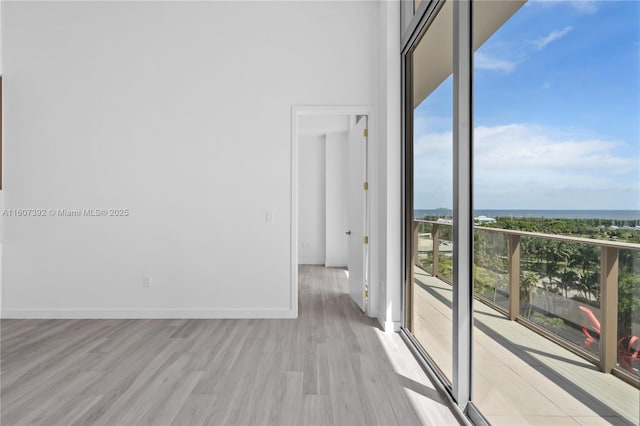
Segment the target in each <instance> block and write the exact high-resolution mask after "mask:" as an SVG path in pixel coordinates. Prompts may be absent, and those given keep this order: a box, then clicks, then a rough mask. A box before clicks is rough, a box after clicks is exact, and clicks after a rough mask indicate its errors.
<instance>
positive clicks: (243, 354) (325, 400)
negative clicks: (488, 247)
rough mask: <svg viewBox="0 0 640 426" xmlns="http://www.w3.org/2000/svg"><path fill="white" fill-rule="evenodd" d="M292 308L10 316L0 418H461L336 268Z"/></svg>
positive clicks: (324, 271)
mask: <svg viewBox="0 0 640 426" xmlns="http://www.w3.org/2000/svg"><path fill="white" fill-rule="evenodd" d="M299 295H300V309H299V312H300V315H299V318H298V319H295V320H3V321H2V327H1V333H2V335H1V343H2V352H1V354H2V357H1V372H2V375H1V380H2V383H1V395H0V396H1V400H0V410H1V417H0V420H1V422H0V423H1V424H2V425H13V424H42V425H91V424H100V425H133V424H146V425H169V424H175V425H203V424H217V425H250V424H258V425H267V424H270V425H325V424H326V425H329V424H339V425H364V424H367V425H369V424H375V425H414V424H436V425H444V424H458V423H457V421H456V418H455V417H454V416H453V414H452V413H451V411H450V410H449V408H448V407H447V406H446V404H445V402H444V398H443V397H442V396H441V395H440V394H439V393H438V392H437V391H436V390H435V389H434V387H433V386H432V384H431V383H430V382H429V380H428V379H427V378H426V376H425V375H424V373H423V372H422V370H421V369H420V368H419V366H418V365H417V363H416V361H415V360H414V358H413V357H412V356H411V354H410V353H409V351H408V349H407V347H406V346H405V345H404V343H403V342H402V341H401V340H400V338H399V336H398V335H397V334H388V333H383V332H382V331H380V330H379V328H378V327H377V325H376V323H375V322H374V321H373V320H371V319H369V318H367V317H366V316H365V315H363V314H362V313H361V312H360V311H359V310H358V308H357V307H356V305H355V304H354V303H353V302H352V300H351V299H350V297H349V295H348V294H347V289H346V276H345V273H344V271H342V270H340V269H330V268H322V267H311V266H302V267H300V285H299Z"/></svg>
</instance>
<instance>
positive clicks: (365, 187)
mask: <svg viewBox="0 0 640 426" xmlns="http://www.w3.org/2000/svg"><path fill="white" fill-rule="evenodd" d="M362 186H363V188H364V190H365V191H368V190H369V182H365V183H364V185H362Z"/></svg>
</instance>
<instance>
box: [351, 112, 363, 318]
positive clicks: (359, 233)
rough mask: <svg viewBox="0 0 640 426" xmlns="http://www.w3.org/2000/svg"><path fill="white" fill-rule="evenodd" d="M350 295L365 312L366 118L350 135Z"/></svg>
mask: <svg viewBox="0 0 640 426" xmlns="http://www.w3.org/2000/svg"><path fill="white" fill-rule="evenodd" d="M348 146H349V148H348V151H349V152H348V159H349V163H348V165H347V167H348V168H349V173H348V176H349V179H348V186H349V190H348V191H349V201H348V209H349V213H348V217H349V229H348V230H347V234H348V235H349V293H351V297H352V298H353V300H354V301H355V302H356V304H357V305H358V306H359V307H360V309H361V310H362V311H363V312H364V311H365V306H366V292H367V267H366V259H367V244H365V236H366V235H367V208H366V207H367V191H366V190H365V188H364V183H365V182H366V181H367V117H366V116H362V117H361V118H360V120H359V121H358V122H357V123H356V125H355V126H354V127H353V128H352V129H351V130H350V131H349V144H348Z"/></svg>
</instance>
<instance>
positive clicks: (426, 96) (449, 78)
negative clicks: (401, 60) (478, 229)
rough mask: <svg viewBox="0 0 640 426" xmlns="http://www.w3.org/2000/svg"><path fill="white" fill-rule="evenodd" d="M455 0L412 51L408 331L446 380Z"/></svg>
mask: <svg viewBox="0 0 640 426" xmlns="http://www.w3.org/2000/svg"><path fill="white" fill-rule="evenodd" d="M452 4H453V2H452V1H448V2H445V3H443V5H442V6H441V7H440V8H439V10H438V11H437V15H436V16H435V18H434V19H433V20H432V21H431V22H430V24H429V28H428V29H427V31H426V32H425V33H424V35H423V36H422V37H421V38H420V40H418V41H417V43H416V44H415V48H414V49H412V50H411V52H409V54H408V55H409V60H410V64H411V70H410V71H411V72H410V75H411V87H412V89H411V102H410V104H409V105H408V107H409V108H408V110H407V114H410V115H411V117H410V119H411V122H412V128H411V129H410V130H411V132H412V133H413V143H412V146H411V147H410V148H411V151H412V152H413V158H412V164H411V166H412V167H411V168H412V171H413V172H412V175H410V176H407V179H409V180H410V181H411V182H410V184H411V186H412V187H413V191H412V194H411V195H412V197H408V199H409V200H411V201H412V202H413V206H412V208H409V212H410V213H411V214H410V215H409V217H408V228H409V231H410V233H411V235H410V238H411V240H412V247H411V250H412V251H413V259H412V262H411V264H410V265H409V266H408V267H409V273H410V274H411V275H412V276H413V279H412V280H410V282H409V284H408V285H409V289H408V290H409V292H410V293H411V295H412V299H411V303H410V307H411V326H410V331H411V333H412V334H413V336H414V337H415V339H416V340H417V341H418V343H419V344H420V345H421V346H422V348H423V349H425V350H426V352H427V355H428V356H429V358H430V359H431V360H432V361H433V363H434V366H435V367H436V368H437V369H438V371H439V372H440V374H441V375H442V376H443V378H444V380H445V381H446V382H447V383H448V384H450V383H451V379H452V363H451V362H452V360H451V353H452V338H453V331H452V330H453V329H452V327H453V325H452V309H451V308H452V300H453V290H452V279H453V276H452V272H453V181H452V179H453V164H452V152H453V131H452V126H453V116H452V102H453V74H452V55H451V49H452V45H453V40H452V23H453V21H452Z"/></svg>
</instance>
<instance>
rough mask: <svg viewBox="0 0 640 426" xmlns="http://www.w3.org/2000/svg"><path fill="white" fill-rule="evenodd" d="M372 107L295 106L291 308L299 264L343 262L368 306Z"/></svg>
mask: <svg viewBox="0 0 640 426" xmlns="http://www.w3.org/2000/svg"><path fill="white" fill-rule="evenodd" d="M369 117H370V114H369V108H368V107H294V108H293V110H292V177H291V181H292V187H291V190H292V194H291V199H292V205H291V217H292V229H291V266H292V268H291V276H292V279H291V283H292V292H291V294H292V301H291V302H292V308H293V309H294V310H295V312H296V315H297V305H298V297H297V287H298V265H300V264H312V265H322V266H326V267H342V268H346V269H347V271H348V277H349V278H348V281H349V285H348V288H349V293H350V295H351V298H352V299H353V301H354V302H355V303H356V305H357V306H358V307H359V308H360V310H361V311H363V312H365V313H366V312H368V301H369V299H370V295H369V292H370V289H369V286H368V279H369V264H368V258H369V250H368V248H369V247H368V243H369V242H368V230H369V225H368V224H369V220H368V219H369V197H368V182H367V176H368V170H367V169H368V144H369V135H368V127H369V124H370V123H369Z"/></svg>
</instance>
